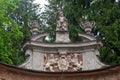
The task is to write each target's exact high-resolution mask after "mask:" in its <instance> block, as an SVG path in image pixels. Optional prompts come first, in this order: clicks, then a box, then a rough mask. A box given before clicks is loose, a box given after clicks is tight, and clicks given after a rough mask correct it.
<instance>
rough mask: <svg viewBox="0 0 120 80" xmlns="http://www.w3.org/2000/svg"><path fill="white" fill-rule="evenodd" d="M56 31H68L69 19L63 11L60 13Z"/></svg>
mask: <svg viewBox="0 0 120 80" xmlns="http://www.w3.org/2000/svg"><path fill="white" fill-rule="evenodd" d="M56 30H68V22H67V19H66V18H65V17H64V15H63V12H62V11H60V12H59V13H58V20H57V27H56Z"/></svg>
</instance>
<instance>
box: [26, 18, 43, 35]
mask: <svg viewBox="0 0 120 80" xmlns="http://www.w3.org/2000/svg"><path fill="white" fill-rule="evenodd" d="M28 26H29V27H30V28H31V32H32V34H37V33H39V29H40V27H41V26H40V24H39V23H38V21H37V20H31V21H30V22H29V23H28Z"/></svg>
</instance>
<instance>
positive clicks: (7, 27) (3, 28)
mask: <svg viewBox="0 0 120 80" xmlns="http://www.w3.org/2000/svg"><path fill="white" fill-rule="evenodd" d="M8 8H9V9H11V11H14V10H15V9H16V5H15V3H14V0H9V1H4V0H0V61H4V62H6V63H9V64H13V61H12V59H11V57H12V56H13V55H14V54H16V53H18V51H17V48H18V47H20V46H21V45H19V44H18V45H16V44H17V43H18V41H20V40H21V38H22V37H23V34H22V32H21V31H20V29H19V26H18V25H17V24H16V23H15V22H14V21H13V20H12V19H11V18H9V17H8V15H7V13H6V12H7V10H8Z"/></svg>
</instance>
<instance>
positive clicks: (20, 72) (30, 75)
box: [0, 63, 120, 80]
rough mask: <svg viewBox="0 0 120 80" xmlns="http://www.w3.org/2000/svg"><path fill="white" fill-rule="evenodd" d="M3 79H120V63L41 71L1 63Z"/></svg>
mask: <svg viewBox="0 0 120 80" xmlns="http://www.w3.org/2000/svg"><path fill="white" fill-rule="evenodd" d="M0 79H1V80H120V65H117V66H113V67H108V68H104V69H99V70H94V71H81V72H64V73H63V72H41V71H31V70H26V69H21V68H16V67H13V66H9V65H4V64H1V63H0Z"/></svg>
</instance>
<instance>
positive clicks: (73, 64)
mask: <svg viewBox="0 0 120 80" xmlns="http://www.w3.org/2000/svg"><path fill="white" fill-rule="evenodd" d="M82 60H83V59H82V54H78V53H67V54H58V53H56V54H47V53H46V54H45V56H44V63H45V64H44V71H51V72H61V71H67V72H69V71H80V70H82V62H83V61H82Z"/></svg>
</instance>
